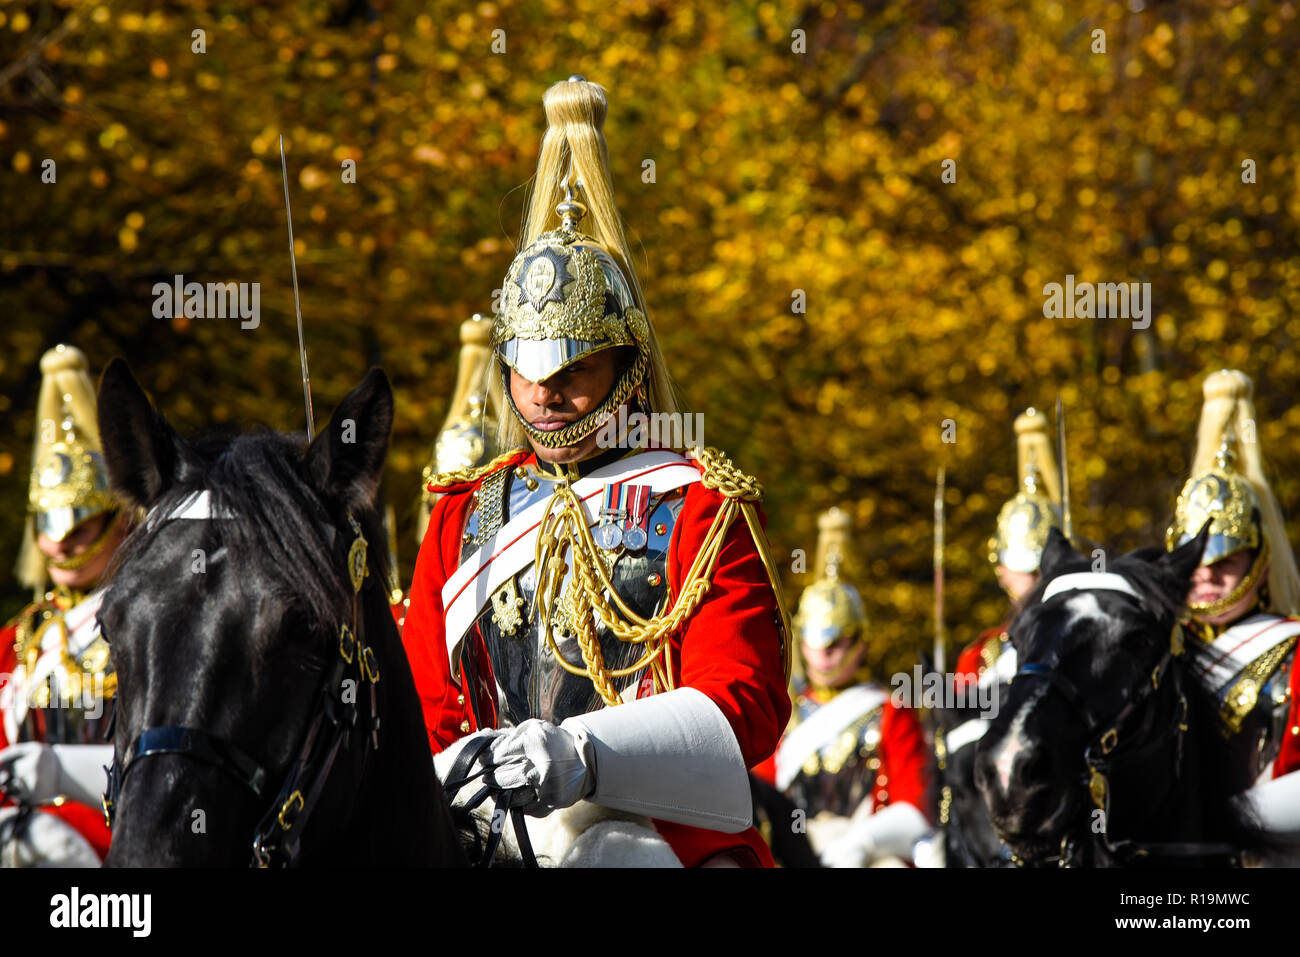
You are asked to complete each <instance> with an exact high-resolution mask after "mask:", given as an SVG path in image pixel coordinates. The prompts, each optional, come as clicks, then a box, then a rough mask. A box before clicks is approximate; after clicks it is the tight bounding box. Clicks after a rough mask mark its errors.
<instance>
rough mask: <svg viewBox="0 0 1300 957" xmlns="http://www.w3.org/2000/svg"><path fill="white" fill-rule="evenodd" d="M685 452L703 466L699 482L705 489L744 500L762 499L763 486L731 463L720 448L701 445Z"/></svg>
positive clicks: (757, 500)
mask: <svg viewBox="0 0 1300 957" xmlns="http://www.w3.org/2000/svg"><path fill="white" fill-rule="evenodd" d="M687 454H688V455H690V456H691V457H692V458H694V459H696V460H697V461H698V462H699V463H700V464H701V465H703V466H704V475H703V477H702V478H701V479H700V484H701V485H703V486H704V487H705V488H707V489H713V490H714V491H716V492H721V493H722V494H723V495H724V496H726V497H727V498H737V499H740V500H741V501H744V502H759V501H762V499H763V486H762V485H760V484H759V482H758V479H756V478H754V476H752V475H746V474H745V473H744V472H742V471H741V470H740V469H738V468H736V466H735V465H734V464H733V463H732V461H731V459H729V458H728V457H727V454H726V453H725V452H723V451H722V450H720V449H715V448H711V447H709V446H701V447H700V448H697V449H689V450H688V451H687Z"/></svg>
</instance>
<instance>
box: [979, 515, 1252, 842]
mask: <svg viewBox="0 0 1300 957" xmlns="http://www.w3.org/2000/svg"><path fill="white" fill-rule="evenodd" d="M1205 541H1206V532H1204V531H1203V532H1202V533H1201V535H1200V536H1199V537H1198V538H1196V539H1194V540H1192V541H1190V542H1188V543H1186V544H1185V545H1183V546H1181V547H1180V548H1178V549H1177V550H1175V551H1173V552H1170V553H1167V554H1166V553H1164V552H1161V551H1159V550H1158V549H1142V550H1139V551H1137V552H1133V553H1131V554H1129V555H1126V556H1124V557H1123V558H1120V559H1118V560H1116V561H1114V562H1112V563H1111V566H1110V568H1109V569H1107V571H1108V573H1109V574H1108V575H1103V576H1097V575H1088V574H1085V575H1083V576H1081V577H1078V578H1072V579H1062V580H1061V581H1059V582H1057V583H1056V584H1055V585H1054V584H1053V582H1054V581H1055V580H1057V579H1061V576H1065V575H1072V574H1075V573H1088V572H1090V571H1091V562H1090V560H1089V559H1086V558H1084V557H1082V556H1080V555H1079V554H1078V553H1076V552H1075V551H1074V550H1073V549H1072V548H1071V547H1070V545H1069V543H1068V542H1067V541H1066V539H1065V538H1064V536H1062V535H1060V534H1059V533H1058V532H1056V531H1055V530H1053V532H1052V534H1051V537H1050V538H1049V540H1048V542H1047V546H1046V548H1045V549H1044V551H1043V580H1042V582H1040V583H1039V585H1038V586H1037V588H1036V589H1035V590H1034V592H1033V593H1031V594H1030V595H1029V596H1028V598H1027V600H1026V606H1025V609H1024V610H1023V611H1022V612H1021V613H1020V614H1019V615H1018V616H1017V617H1016V619H1015V621H1014V622H1012V625H1011V629H1010V633H1009V634H1010V638H1011V641H1012V643H1013V644H1014V646H1015V648H1016V652H1017V655H1018V667H1019V671H1018V673H1017V675H1016V677H1015V680H1014V681H1013V682H1012V684H1011V687H1010V696H1009V699H1008V700H1007V701H1006V702H1005V703H1004V704H1003V705H1002V707H1001V709H1000V712H999V714H998V717H997V719H996V720H995V721H994V722H993V725H992V727H991V728H990V729H989V731H988V733H987V734H985V735H984V737H983V738H982V739H981V740H980V742H979V745H978V749H977V755H976V767H975V773H976V779H977V782H978V785H979V788H980V791H981V792H982V793H983V795H984V798H985V801H986V802H987V804H988V808H989V811H990V813H991V815H992V819H993V822H994V824H995V826H996V827H997V829H998V832H999V834H1000V835H1001V837H1002V838H1003V839H1004V840H1005V841H1006V842H1007V844H1008V847H1009V848H1010V851H1011V853H1012V855H1013V860H1014V862H1015V863H1019V864H1024V865H1041V864H1058V865H1060V866H1071V865H1085V866H1140V865H1143V864H1149V865H1160V866H1169V865H1171V864H1185V865H1225V864H1230V863H1237V862H1239V857H1240V854H1241V853H1242V852H1243V851H1250V850H1257V849H1258V850H1264V849H1265V845H1266V841H1265V838H1264V837H1263V835H1262V834H1261V833H1260V832H1259V831H1258V829H1257V828H1256V827H1255V826H1254V824H1253V822H1252V821H1250V820H1249V819H1247V818H1246V817H1245V816H1244V815H1242V814H1241V813H1239V812H1238V811H1236V810H1235V809H1234V807H1233V805H1232V804H1231V803H1230V800H1229V799H1230V798H1231V796H1232V795H1231V794H1230V793H1229V789H1228V786H1227V778H1226V775H1225V774H1223V773H1220V769H1223V768H1226V767H1227V766H1228V764H1227V760H1228V753H1227V743H1226V741H1225V739H1224V738H1223V736H1222V735H1221V734H1219V733H1218V730H1217V728H1216V726H1215V725H1216V721H1215V713H1216V707H1215V704H1214V702H1213V701H1211V700H1210V698H1209V695H1208V694H1207V693H1206V692H1204V691H1203V690H1202V689H1201V687H1200V685H1199V683H1198V682H1197V681H1196V680H1195V678H1194V677H1193V675H1192V674H1191V672H1190V670H1189V669H1188V666H1187V665H1186V663H1185V662H1186V656H1184V655H1182V654H1180V652H1181V650H1182V649H1181V631H1180V630H1178V629H1177V621H1178V617H1179V614H1180V613H1181V610H1182V608H1183V605H1184V602H1185V600H1186V597H1187V592H1188V589H1189V587H1190V578H1191V574H1192V572H1193V571H1194V570H1195V568H1196V566H1197V565H1198V564H1199V562H1200V558H1201V553H1202V550H1203V549H1204V546H1205ZM1063 586H1064V587H1063ZM1044 596H1047V600H1045V601H1044V600H1043V599H1044Z"/></svg>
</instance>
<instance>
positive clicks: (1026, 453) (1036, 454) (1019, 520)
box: [954, 408, 1061, 680]
mask: <svg viewBox="0 0 1300 957" xmlns="http://www.w3.org/2000/svg"><path fill="white" fill-rule="evenodd" d="M1015 428H1016V457H1017V459H1018V468H1017V474H1018V475H1019V486H1020V487H1019V490H1018V491H1017V492H1016V494H1015V495H1014V496H1013V497H1012V498H1010V499H1008V500H1007V502H1006V503H1005V504H1004V505H1003V506H1002V509H1001V511H999V512H998V521H997V529H996V531H995V533H994V535H993V537H992V538H991V539H989V561H990V562H992V563H993V569H994V574H996V575H997V578H998V584H999V585H1001V586H1002V590H1003V591H1005V592H1006V593H1007V596H1008V597H1009V598H1010V599H1011V605H1010V607H1009V608H1008V609H1007V616H1006V618H1005V619H1004V620H1003V621H1002V623H1001V624H999V625H996V626H994V627H993V628H990V629H988V630H987V631H985V632H983V633H981V634H980V636H979V637H978V638H976V639H975V641H974V642H972V643H971V644H970V645H968V646H967V647H966V648H965V649H964V650H963V651H962V653H961V654H960V655H959V656H958V657H957V667H956V668H955V669H954V670H955V671H956V673H957V674H959V675H972V674H973V675H975V676H976V677H979V676H980V675H982V674H984V672H985V670H986V669H988V668H991V667H993V666H994V665H996V663H997V662H998V660H999V658H1001V657H1002V655H1003V654H1004V653H1006V652H1010V654H1011V657H1010V658H1008V659H1007V660H1006V661H1004V662H1003V663H1002V665H1001V666H1000V667H999V668H998V671H999V673H1000V674H1003V675H1004V678H1003V680H1006V679H1009V678H1010V676H1011V675H1013V674H1015V670H1016V669H1015V649H1014V648H1012V647H1011V645H1010V644H1009V643H1008V642H1007V625H1008V624H1009V623H1010V621H1011V619H1012V618H1014V617H1015V614H1016V612H1017V611H1019V610H1020V602H1021V601H1022V600H1023V599H1024V597H1025V596H1026V595H1027V594H1029V592H1030V591H1031V590H1032V589H1033V587H1034V586H1035V585H1037V584H1038V570H1039V565H1040V564H1041V563H1042V558H1043V546H1044V545H1045V544H1046V543H1047V532H1048V529H1050V528H1053V527H1055V528H1060V527H1061V508H1060V502H1061V490H1060V477H1059V474H1058V472H1057V468H1056V458H1055V456H1054V455H1053V454H1052V440H1051V430H1050V428H1049V426H1048V424H1047V417H1046V416H1045V415H1043V414H1042V413H1041V412H1039V411H1038V410H1037V409H1034V408H1029V409H1026V410H1025V411H1024V413H1023V414H1022V415H1020V416H1019V417H1017V418H1016V425H1015ZM1008 668H1009V669H1010V670H1007V669H1008Z"/></svg>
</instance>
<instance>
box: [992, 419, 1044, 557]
mask: <svg viewBox="0 0 1300 957" xmlns="http://www.w3.org/2000/svg"><path fill="white" fill-rule="evenodd" d="M1016 453H1017V458H1018V459H1019V476H1020V491H1018V492H1017V493H1016V494H1015V497H1014V498H1011V499H1009V500H1008V501H1007V502H1006V504H1005V505H1003V506H1002V510H1001V511H1000V512H998V524H997V533H996V534H995V535H994V536H993V537H992V538H991V539H989V561H991V562H992V563H993V564H994V565H1005V566H1006V567H1007V568H1009V569H1011V570H1012V571H1013V572H1024V573H1029V572H1036V571H1038V567H1039V565H1040V564H1042V559H1043V546H1045V545H1046V544H1047V533H1048V532H1049V531H1050V530H1051V529H1052V528H1058V529H1059V528H1060V527H1061V510H1060V506H1059V505H1058V504H1057V503H1058V502H1060V494H1061V493H1060V488H1059V485H1060V478H1059V476H1058V475H1057V472H1056V457H1055V456H1054V455H1053V454H1052V441H1051V437H1050V432H1049V429H1048V425H1047V417H1046V416H1045V415H1043V414H1042V413H1040V412H1039V411H1038V410H1037V409H1034V408H1029V409H1026V410H1025V411H1024V414H1023V415H1021V416H1019V417H1018V418H1017V419H1016Z"/></svg>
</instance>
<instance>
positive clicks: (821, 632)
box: [794, 508, 867, 648]
mask: <svg viewBox="0 0 1300 957" xmlns="http://www.w3.org/2000/svg"><path fill="white" fill-rule="evenodd" d="M851 525H852V521H851V519H850V518H849V516H848V514H847V513H846V512H844V511H843V510H842V509H839V508H832V509H829V510H827V511H826V512H824V513H822V515H821V517H820V518H818V519H817V529H818V535H817V559H816V565H815V567H816V568H817V570H818V575H817V579H816V580H815V581H814V582H813V583H812V584H811V585H809V586H808V587H807V588H805V589H804V592H803V594H802V595H801V596H800V597H799V608H798V610H797V611H796V612H795V616H794V630H795V633H796V634H798V636H799V640H800V641H801V642H802V643H804V644H806V645H808V646H809V647H812V648H826V647H829V646H830V645H832V644H834V643H835V642H836V641H838V640H839V639H841V638H843V637H844V636H845V635H852V636H853V637H855V638H859V639H861V638H862V637H864V636H865V633H866V629H867V614H866V611H865V610H864V608H863V606H862V596H861V595H859V594H858V590H857V589H856V588H854V587H853V586H852V585H850V584H848V583H847V582H844V581H841V580H840V567H841V566H842V564H843V562H844V556H845V549H846V547H847V545H848V537H849V529H850V526H851Z"/></svg>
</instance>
